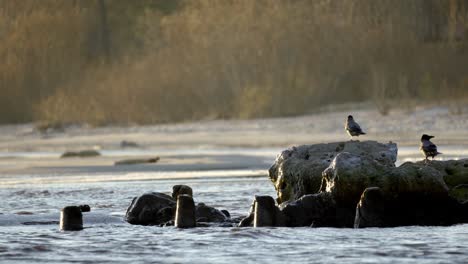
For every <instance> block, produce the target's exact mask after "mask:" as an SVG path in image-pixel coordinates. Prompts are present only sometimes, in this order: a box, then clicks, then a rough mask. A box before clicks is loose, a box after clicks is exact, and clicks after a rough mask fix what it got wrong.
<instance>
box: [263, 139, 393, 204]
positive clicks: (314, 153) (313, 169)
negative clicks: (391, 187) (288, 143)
mask: <svg viewBox="0 0 468 264" xmlns="http://www.w3.org/2000/svg"><path fill="white" fill-rule="evenodd" d="M342 152H347V153H352V154H356V155H359V156H367V157H369V158H371V159H372V160H375V161H376V162H378V163H379V164H382V165H383V166H389V167H394V166H395V165H394V164H395V161H396V158H397V152H398V149H397V146H396V144H395V143H391V142H390V143H387V144H382V143H378V142H376V141H363V142H359V141H348V142H336V143H327V144H316V145H303V146H298V147H292V148H290V149H288V150H285V151H283V152H282V153H281V154H280V155H278V157H277V158H276V161H275V163H274V164H273V166H271V168H270V169H269V175H270V179H271V181H272V182H273V184H274V186H275V189H276V191H277V194H278V198H277V200H278V203H282V202H285V201H292V200H296V199H298V198H300V197H301V196H303V195H306V194H314V193H317V192H319V190H320V186H321V183H322V172H323V170H325V169H326V168H327V167H328V166H329V165H330V163H331V162H332V161H333V159H334V158H335V157H336V156H337V155H338V154H339V153H342ZM361 191H362V190H361Z"/></svg>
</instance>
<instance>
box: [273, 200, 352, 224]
mask: <svg viewBox="0 0 468 264" xmlns="http://www.w3.org/2000/svg"><path fill="white" fill-rule="evenodd" d="M279 208H280V210H281V212H282V213H283V215H284V216H285V219H286V221H285V222H286V226H290V227H297V226H314V227H321V226H333V227H342V226H344V225H345V224H344V223H342V222H340V221H339V217H337V213H338V212H339V210H338V209H337V206H336V203H335V201H334V200H333V198H332V196H331V194H329V193H317V194H308V195H304V196H302V197H301V198H299V199H298V200H296V201H292V202H285V203H282V204H280V206H279ZM337 218H338V219H337Z"/></svg>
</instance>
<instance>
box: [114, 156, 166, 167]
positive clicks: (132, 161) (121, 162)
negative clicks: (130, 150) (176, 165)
mask: <svg viewBox="0 0 468 264" xmlns="http://www.w3.org/2000/svg"><path fill="white" fill-rule="evenodd" d="M158 161H159V157H154V158H149V159H125V160H119V161H116V162H115V163H114V165H115V166H118V165H135V164H149V163H156V162H158Z"/></svg>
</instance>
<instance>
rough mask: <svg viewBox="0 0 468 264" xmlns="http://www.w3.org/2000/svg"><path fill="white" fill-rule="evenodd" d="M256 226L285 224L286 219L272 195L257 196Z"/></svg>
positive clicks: (254, 223)
mask: <svg viewBox="0 0 468 264" xmlns="http://www.w3.org/2000/svg"><path fill="white" fill-rule="evenodd" d="M254 207H255V210H254V219H253V226H254V227H262V226H284V225H285V219H284V216H283V214H282V213H281V212H280V210H279V209H278V207H276V205H275V200H274V199H273V198H272V197H271V196H255V205H254Z"/></svg>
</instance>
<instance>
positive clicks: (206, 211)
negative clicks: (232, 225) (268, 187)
mask: <svg viewBox="0 0 468 264" xmlns="http://www.w3.org/2000/svg"><path fill="white" fill-rule="evenodd" d="M181 186H182V188H181ZM173 190H175V192H176V193H177V194H174V193H173V195H174V196H176V197H179V196H181V195H186V196H188V197H191V196H192V195H191V194H192V188H190V187H189V186H186V185H176V186H174V187H173ZM184 199H185V200H184V202H185V203H184V205H187V204H188V203H189V202H186V201H187V200H188V199H187V198H184ZM190 199H193V198H190ZM192 201H193V200H192ZM190 210H191V209H190ZM190 210H189V211H190ZM224 211H225V210H224ZM194 212H195V218H194V219H196V221H197V222H205V223H223V222H230V221H231V219H230V217H229V212H228V211H225V212H223V211H220V210H218V209H216V208H214V207H211V206H207V205H205V204H204V203H199V204H198V205H197V206H196V207H195V208H194ZM175 213H176V199H174V198H173V197H171V196H169V195H167V194H164V193H158V192H151V193H145V194H143V195H141V196H139V197H135V198H133V200H132V203H131V204H130V206H129V207H128V209H127V213H126V214H125V221H127V222H128V223H130V224H134V225H166V226H167V225H173V222H174V218H175ZM185 218H186V219H188V218H187V217H185ZM184 221H185V220H184ZM170 223H172V224H170ZM184 225H185V224H183V225H182V226H184ZM197 225H198V224H197ZM188 226H190V224H189V225H188Z"/></svg>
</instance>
